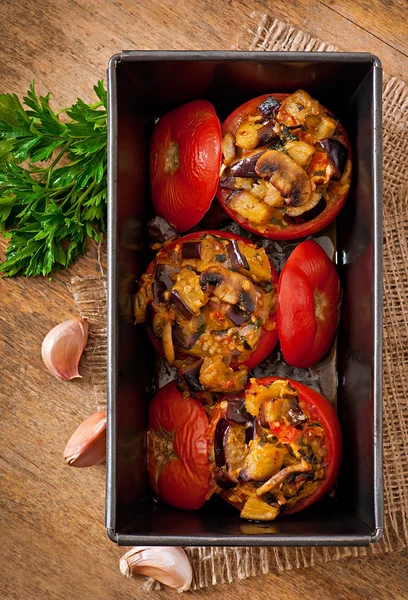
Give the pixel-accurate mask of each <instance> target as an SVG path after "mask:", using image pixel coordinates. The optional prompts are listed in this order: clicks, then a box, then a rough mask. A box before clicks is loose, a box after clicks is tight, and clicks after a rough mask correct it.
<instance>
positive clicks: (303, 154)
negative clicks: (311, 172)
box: [285, 141, 316, 167]
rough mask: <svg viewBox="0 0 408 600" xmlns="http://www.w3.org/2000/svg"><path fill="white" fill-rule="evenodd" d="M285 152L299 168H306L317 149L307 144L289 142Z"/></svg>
mask: <svg viewBox="0 0 408 600" xmlns="http://www.w3.org/2000/svg"><path fill="white" fill-rule="evenodd" d="M285 150H286V152H287V153H288V154H289V156H290V158H292V159H293V160H294V161H295V163H296V164H297V165H299V167H304V166H305V165H306V163H307V162H308V161H309V159H310V158H311V157H312V156H313V154H314V153H315V152H316V149H315V148H314V147H313V146H311V145H310V144H306V142H300V141H299V142H287V143H286V144H285Z"/></svg>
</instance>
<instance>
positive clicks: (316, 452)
mask: <svg viewBox="0 0 408 600" xmlns="http://www.w3.org/2000/svg"><path fill="white" fill-rule="evenodd" d="M209 442H210V443H209V448H210V451H209V460H210V468H211V473H212V476H213V480H214V482H215V491H216V492H217V493H220V494H222V496H223V497H224V498H225V499H226V500H228V501H229V502H230V503H232V504H233V505H234V506H237V507H238V508H239V509H240V511H241V517H242V518H244V519H251V520H257V521H258V520H259V521H262V520H266V521H269V520H273V519H275V518H276V517H277V516H278V515H279V514H283V513H285V512H287V511H289V510H291V509H293V508H294V506H295V505H296V504H297V503H298V502H300V501H301V500H302V499H303V498H307V497H308V496H310V495H312V494H313V493H314V492H315V491H316V489H317V487H318V486H319V483H320V482H321V481H323V480H324V479H325V468H326V467H327V454H328V447H327V444H328V442H327V439H326V435H325V430H324V427H323V425H322V424H321V423H320V422H319V417H318V413H317V412H316V411H315V410H314V408H313V407H312V406H311V405H310V404H308V403H306V402H305V401H304V400H303V399H302V398H301V397H299V394H298V392H297V391H296V390H295V389H294V388H293V387H292V386H291V385H290V383H289V382H288V381H286V380H276V381H274V382H272V383H269V384H266V385H265V384H260V383H258V381H257V380H256V379H251V380H250V385H249V386H248V387H247V389H246V390H245V394H244V395H242V396H241V397H240V398H236V397H231V399H224V400H222V401H221V403H220V404H219V405H217V406H216V407H215V408H214V409H213V415H212V421H211V425H210V428H209ZM212 491H214V487H213V488H212Z"/></svg>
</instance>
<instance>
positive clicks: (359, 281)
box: [107, 53, 381, 545]
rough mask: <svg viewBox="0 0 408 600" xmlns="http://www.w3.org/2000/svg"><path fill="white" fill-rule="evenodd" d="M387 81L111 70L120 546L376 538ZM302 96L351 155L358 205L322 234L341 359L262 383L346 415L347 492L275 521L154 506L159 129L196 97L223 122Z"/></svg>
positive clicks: (243, 57) (222, 70) (313, 74)
mask: <svg viewBox="0 0 408 600" xmlns="http://www.w3.org/2000/svg"><path fill="white" fill-rule="evenodd" d="M376 70H380V69H379V67H378V66H377V62H376V60H375V59H374V57H372V56H370V55H341V54H339V55H334V54H332V55H331V54H326V55H310V54H303V55H299V54H294V55H290V54H284V55H283V54H279V53H262V54H261V53H260V54H258V53H254V54H251V55H250V54H246V53H245V54H243V53H167V54H166V53H145V54H143V53H127V54H123V55H121V56H117V57H116V59H113V60H112V61H111V66H110V69H109V81H110V102H111V105H110V107H111V111H110V112H111V114H110V119H111V120H110V144H109V152H110V169H111V173H110V177H111V187H110V192H111V194H110V204H111V205H110V228H111V229H110V265H109V269H110V271H109V293H110V308H109V312H110V314H109V405H108V407H109V411H110V416H111V421H110V427H109V431H108V454H109V455H108V482H107V528H108V533H109V536H110V537H111V538H112V539H113V540H114V541H116V542H118V543H119V544H124V545H125V544H126V545H130V544H137V543H147V542H149V543H151V544H162V545H166V544H167V545H171V544H180V545H189V544H193V545H205V544H210V545H251V544H252V545H315V544H318V545H331V544H333V545H334V544H344V545H357V544H368V543H369V542H370V541H371V540H372V538H373V537H375V536H377V537H378V535H379V530H380V527H381V475H380V465H379V457H380V451H379V444H380V441H381V440H380V430H379V422H380V416H381V415H380V408H379V397H378V396H379V377H380V375H379V373H378V370H379V367H380V363H379V358H378V357H379V347H380V344H381V332H380V330H379V325H378V311H379V308H380V293H379V287H378V285H377V282H376V279H377V278H378V276H379V275H381V271H379V269H380V265H379V264H378V253H377V250H378V247H377V246H378V241H379V240H380V238H379V237H378V236H379V235H380V233H379V218H378V215H377V216H376V213H377V212H378V205H376V203H378V201H379V187H378V182H377V181H376V175H375V173H376V170H377V168H378V160H379V159H378V156H377V155H376V153H377V152H378V149H379V146H378V136H380V132H379V131H377V130H376V119H375V114H376V108H378V107H376V106H375V102H376V93H377V92H378V82H376V75H375V72H376ZM298 88H304V89H306V90H307V91H308V92H309V93H310V94H311V95H312V96H314V97H315V98H317V99H318V100H319V101H320V102H321V103H322V104H324V105H325V106H326V107H327V108H328V109H329V110H330V111H332V112H333V113H334V114H335V115H336V116H338V117H339V118H340V120H341V122H342V123H343V125H344V127H345V128H346V130H347V132H348V134H349V136H350V141H351V146H352V151H353V161H354V163H353V168H354V175H353V183H352V188H351V194H350V197H349V199H348V201H347V204H346V207H345V208H344V209H343V211H342V213H341V215H340V217H339V219H338V220H337V223H336V225H335V226H333V227H332V228H329V229H328V230H327V231H325V232H323V233H322V234H320V235H318V236H316V237H317V238H319V240H318V241H320V242H321V243H322V244H323V245H326V249H329V247H331V250H334V258H335V260H336V262H337V266H338V270H339V273H340V276H341V280H342V288H343V300H342V316H341V321H340V325H339V336H338V341H337V361H336V349H333V353H332V355H331V360H328V359H326V362H325V361H324V364H323V366H325V365H326V366H327V368H326V371H325V372H326V375H325V377H323V378H322V377H321V373H322V369H321V370H320V372H319V369H317V370H306V371H304V372H301V370H299V369H298V370H297V373H293V372H292V373H291V372H288V371H285V370H283V371H277V370H276V369H278V368H280V369H284V366H283V363H282V362H281V361H280V362H279V354H278V353H275V355H274V356H273V357H272V358H271V359H270V361H269V363H266V365H263V366H262V367H261V370H260V371H259V372H262V373H263V374H275V373H277V374H279V375H280V374H287V375H290V374H292V375H295V378H298V379H300V380H303V381H305V382H306V383H308V382H309V383H311V384H312V385H313V386H314V387H316V388H317V389H320V390H321V391H322V392H323V393H325V394H326V395H327V396H329V397H330V400H331V401H332V402H333V403H335V404H337V411H338V415H339V418H340V422H341V427H342V431H343V437H344V453H343V461H342V468H341V472H340V476H339V479H338V482H337V486H336V490H335V494H333V495H331V496H330V497H327V498H325V499H323V500H321V501H320V502H318V503H317V504H316V505H314V506H312V507H310V508H309V509H306V510H304V511H302V512H300V513H298V514H296V515H293V516H289V517H284V518H281V519H278V520H277V521H276V522H272V523H254V522H247V521H243V520H241V519H240V518H239V515H238V511H236V509H234V508H232V507H230V506H229V505H228V504H227V503H226V502H224V501H222V500H221V499H219V498H214V499H211V500H210V501H209V502H208V503H207V504H206V505H205V506H204V507H203V508H202V509H201V510H200V511H198V512H194V513H190V512H184V511H178V510H176V509H173V508H171V507H168V506H166V505H163V504H160V503H157V502H155V501H154V500H153V499H152V494H151V490H150V488H149V486H148V483H147V477H146V467H145V432H146V421H147V406H148V402H149V399H150V398H151V394H152V391H153V389H154V388H153V382H154V378H155V362H156V361H155V356H154V353H153V351H152V349H151V347H150V344H149V341H148V339H147V336H146V333H145V331H144V328H143V326H140V325H139V326H137V327H135V326H134V325H133V318H132V294H133V293H134V291H135V280H137V278H138V277H139V276H140V275H141V274H142V273H143V270H144V269H145V267H146V266H147V264H148V262H149V261H150V260H151V258H152V253H151V252H150V251H149V249H148V241H147V236H146V228H145V224H146V222H147V220H148V219H149V218H151V217H152V215H153V210H152V207H151V203H150V196H149V178H148V144H149V136H150V134H151V131H152V127H153V125H154V119H155V118H157V117H160V116H161V115H163V114H164V113H165V112H166V111H168V110H169V109H171V108H173V107H174V106H177V105H179V104H181V103H183V102H186V101H189V100H193V99H195V98H207V99H208V100H210V101H211V102H212V103H213V104H214V106H215V108H216V111H217V114H218V115H219V117H220V119H221V120H222V119H223V118H224V117H226V116H227V115H228V114H229V112H231V110H233V109H234V108H236V107H237V106H238V105H239V104H241V103H242V102H245V101H246V100H248V99H250V98H252V97H254V96H257V95H260V94H265V93H273V92H293V91H295V90H296V89H298ZM242 231H243V230H242ZM244 235H245V234H244ZM376 236H377V237H376ZM331 244H333V246H331ZM292 246H293V244H292ZM271 248H272V251H273V252H275V256H274V255H273V256H272V258H273V259H274V258H275V259H276V253H277V254H278V255H279V252H281V257H280V258H281V262H283V260H284V257H285V253H286V254H287V252H288V249H287V248H285V244H283V246H282V245H281V246H280V247H279V245H278V246H273V247H271ZM275 263H276V260H275ZM277 266H278V267H279V266H281V265H277ZM262 369H263V370H262ZM323 371H324V369H323ZM156 385H157V377H156Z"/></svg>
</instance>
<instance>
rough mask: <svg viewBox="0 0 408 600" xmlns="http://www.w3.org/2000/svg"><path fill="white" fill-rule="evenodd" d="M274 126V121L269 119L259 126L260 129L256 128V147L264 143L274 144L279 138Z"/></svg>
mask: <svg viewBox="0 0 408 600" xmlns="http://www.w3.org/2000/svg"><path fill="white" fill-rule="evenodd" d="M275 127H276V126H275V122H274V121H270V122H269V123H267V124H266V125H264V126H263V127H261V129H258V130H257V132H256V135H257V138H258V143H257V145H256V147H258V146H264V145H266V144H272V145H274V144H276V142H277V141H278V140H279V135H278V134H277V133H276V132H275Z"/></svg>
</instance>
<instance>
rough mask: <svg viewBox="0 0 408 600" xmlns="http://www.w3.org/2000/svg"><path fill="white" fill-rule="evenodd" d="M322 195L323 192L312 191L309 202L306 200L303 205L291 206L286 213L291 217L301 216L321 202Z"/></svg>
mask: <svg viewBox="0 0 408 600" xmlns="http://www.w3.org/2000/svg"><path fill="white" fill-rule="evenodd" d="M321 197H322V195H321V194H318V193H317V192H312V194H311V195H310V198H309V200H308V201H307V202H305V203H304V204H302V205H301V206H289V207H288V208H287V209H286V214H287V215H288V216H289V217H299V216H300V215H303V213H305V212H307V211H308V210H311V209H312V208H314V207H315V206H317V205H318V204H319V202H320V199H321Z"/></svg>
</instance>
